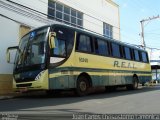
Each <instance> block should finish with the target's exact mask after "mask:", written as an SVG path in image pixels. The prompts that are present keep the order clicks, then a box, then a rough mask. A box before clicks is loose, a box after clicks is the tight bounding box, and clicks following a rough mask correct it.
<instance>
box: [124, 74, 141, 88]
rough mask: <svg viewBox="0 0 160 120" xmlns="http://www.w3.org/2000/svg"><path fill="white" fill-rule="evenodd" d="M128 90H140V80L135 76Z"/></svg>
mask: <svg viewBox="0 0 160 120" xmlns="http://www.w3.org/2000/svg"><path fill="white" fill-rule="evenodd" d="M126 88H127V90H136V89H138V78H137V77H136V76H133V83H132V84H131V85H127V86H126Z"/></svg>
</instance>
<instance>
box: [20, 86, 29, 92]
mask: <svg viewBox="0 0 160 120" xmlns="http://www.w3.org/2000/svg"><path fill="white" fill-rule="evenodd" d="M19 91H20V92H27V91H28V89H27V87H25V88H20V89H19Z"/></svg>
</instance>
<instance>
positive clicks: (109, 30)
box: [103, 23, 113, 38]
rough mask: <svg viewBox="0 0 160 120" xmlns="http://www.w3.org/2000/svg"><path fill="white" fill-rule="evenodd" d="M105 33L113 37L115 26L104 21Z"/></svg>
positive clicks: (106, 35)
mask: <svg viewBox="0 0 160 120" xmlns="http://www.w3.org/2000/svg"><path fill="white" fill-rule="evenodd" d="M103 35H104V36H105V37H109V38H113V27H112V26H111V25H109V24H107V23H103Z"/></svg>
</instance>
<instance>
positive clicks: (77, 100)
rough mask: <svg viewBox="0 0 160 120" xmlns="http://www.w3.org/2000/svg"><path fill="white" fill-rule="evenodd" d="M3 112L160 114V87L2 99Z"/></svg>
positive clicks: (28, 113)
mask: <svg viewBox="0 0 160 120" xmlns="http://www.w3.org/2000/svg"><path fill="white" fill-rule="evenodd" d="M0 113H2V116H3V117H6V116H9V115H10V116H11V117H12V115H17V114H18V115H19V114H21V115H26V116H27V115H28V116H32V119H33V118H34V117H33V115H38V116H39V117H40V118H41V119H42V117H41V116H44V115H47V117H48V118H49V117H52V116H53V115H54V116H56V115H58V114H61V116H62V115H65V116H67V115H68V117H71V115H73V113H91V114H106V113H107V114H110V113H111V114H114V113H115V114H117V113H120V114H121V113H122V114H126V113H127V114H137V113H143V114H148V113H157V114H158V113H160V86H158V85H157V86H154V87H140V88H139V89H138V90H134V91H127V90H125V89H121V90H117V91H115V92H108V93H105V92H104V91H103V89H102V90H99V91H98V93H93V94H91V95H88V96H85V97H76V96H75V95H73V94H67V93H66V94H63V95H60V96H54V97H53V96H52V97H51V96H46V95H36V96H33V95H31V96H25V97H20V98H14V99H8V100H0ZM0 115H1V114H0ZM13 117H14V116H13ZM72 117H73V116H72ZM0 118H1V117H0ZM24 119H25V118H24ZM27 119H28V118H26V120H27ZM45 119H46V118H45ZM65 119H66V118H65Z"/></svg>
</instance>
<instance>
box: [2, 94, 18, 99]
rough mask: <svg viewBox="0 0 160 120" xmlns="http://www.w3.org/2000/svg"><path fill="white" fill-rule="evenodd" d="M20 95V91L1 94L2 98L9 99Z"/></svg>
mask: <svg viewBox="0 0 160 120" xmlns="http://www.w3.org/2000/svg"><path fill="white" fill-rule="evenodd" d="M18 96H20V94H18V93H9V94H4V95H0V100H7V99H12V98H16V97H18Z"/></svg>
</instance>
